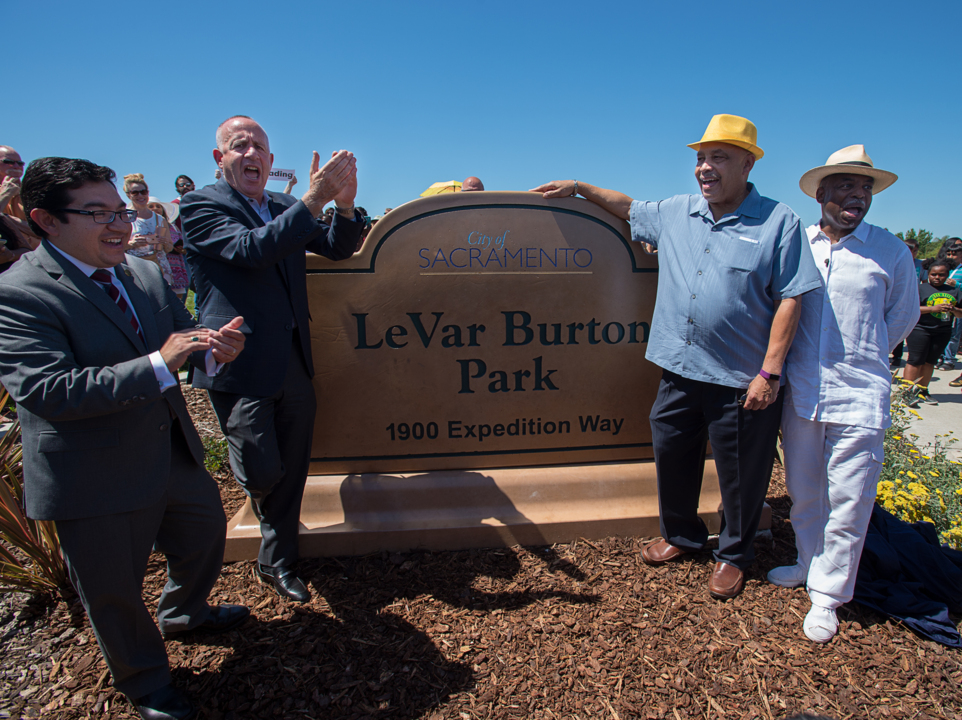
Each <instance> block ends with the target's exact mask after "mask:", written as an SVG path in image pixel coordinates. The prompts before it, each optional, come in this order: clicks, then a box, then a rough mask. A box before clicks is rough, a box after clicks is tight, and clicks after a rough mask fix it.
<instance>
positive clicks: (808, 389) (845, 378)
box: [785, 222, 919, 429]
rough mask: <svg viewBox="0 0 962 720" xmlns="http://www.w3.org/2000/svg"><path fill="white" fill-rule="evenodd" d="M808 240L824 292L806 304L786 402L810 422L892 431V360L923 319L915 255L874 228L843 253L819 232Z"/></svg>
mask: <svg viewBox="0 0 962 720" xmlns="http://www.w3.org/2000/svg"><path fill="white" fill-rule="evenodd" d="M805 232H806V235H807V236H808V243H807V244H808V247H809V248H810V249H811V253H812V257H813V259H814V260H815V266H816V267H817V268H818V270H819V272H820V273H821V276H822V287H820V288H818V289H817V290H814V291H812V292H810V293H808V294H807V295H804V296H803V297H802V316H801V319H800V320H799V323H798V331H797V332H796V334H795V341H794V342H793V343H792V348H791V350H789V353H788V359H787V361H786V370H785V373H786V375H787V376H788V391H787V395H786V400H787V401H788V402H790V403H791V404H792V405H793V406H794V411H795V412H796V413H797V414H798V416H799V417H802V418H805V419H808V420H815V421H818V422H827V423H838V424H841V425H855V426H859V427H866V428H876V429H883V428H887V427H888V426H889V425H890V424H891V417H890V415H889V402H890V397H891V391H892V376H891V374H890V371H889V363H888V356H889V353H890V352H891V350H892V348H894V347H895V346H896V345H898V344H899V343H900V342H901V341H902V340H904V339H905V337H906V336H907V335H908V334H909V333H910V332H911V331H912V328H914V327H915V324H916V323H917V322H918V319H919V288H918V285H919V283H918V276H917V275H916V272H915V264H914V263H913V262H912V253H911V252H909V249H908V247H907V246H906V245H905V243H904V242H902V241H901V240H899V239H898V238H897V237H895V236H894V235H893V234H892V233H890V232H888V231H887V230H883V229H882V228H879V227H875V226H874V225H869V224H868V223H866V222H862V223H860V224H859V226H858V227H857V228H855V230H854V231H853V232H852V233H850V234H849V235H846V236H845V237H843V238H842V239H841V240H839V241H838V243H836V244H835V245H833V244H832V241H831V240H830V239H829V238H828V236H827V235H825V233H823V232H822V231H821V229H820V228H819V226H818V225H817V224H815V225H812V226H811V227H808V228H806V231H805ZM789 411H790V410H789V409H788V408H786V412H789Z"/></svg>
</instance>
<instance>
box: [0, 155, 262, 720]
mask: <svg viewBox="0 0 962 720" xmlns="http://www.w3.org/2000/svg"><path fill="white" fill-rule="evenodd" d="M114 178H115V175H114V173H113V171H112V170H110V168H106V167H102V166H99V165H94V164H93V163H90V162H88V161H86V160H71V159H67V158H42V159H40V160H36V161H34V162H33V163H31V164H30V167H29V168H27V172H26V175H25V177H24V180H23V186H22V197H23V200H24V205H25V209H26V211H27V213H28V214H29V218H30V224H31V227H32V228H33V229H34V231H35V232H37V233H38V234H39V235H40V236H41V237H43V238H44V239H43V241H42V243H41V246H40V247H39V248H38V249H37V250H35V251H34V252H32V253H29V254H27V255H25V256H24V257H23V258H21V260H20V261H19V262H18V263H16V265H15V266H14V267H12V268H11V269H10V270H8V271H7V272H6V273H4V274H3V276H0V382H2V383H3V385H4V386H5V387H6V388H7V389H8V390H9V391H10V394H11V395H12V396H13V398H14V400H16V402H17V412H18V416H19V418H20V422H21V427H22V429H23V474H24V496H25V504H26V510H27V514H28V515H29V516H30V517H32V518H36V519H44V520H55V521H56V524H57V530H58V533H59V535H60V542H61V545H62V548H63V554H64V557H65V559H66V561H67V567H68V570H69V572H70V578H71V580H72V581H73V584H74V587H75V588H76V590H77V592H78V594H79V595H80V599H81V601H82V602H83V604H84V608H85V609H86V611H87V615H88V617H89V618H90V623H91V626H92V627H93V629H94V632H95V633H96V635H97V641H98V642H99V644H100V649H101V651H102V652H103V655H104V658H105V659H106V661H107V667H108V668H109V669H110V672H111V674H112V676H113V681H114V687H116V688H117V689H118V690H120V691H121V692H123V693H124V694H126V695H127V696H128V697H129V698H131V700H132V701H133V703H134V705H135V706H136V707H137V710H138V712H140V714H141V716H142V717H143V718H146V719H148V720H164V719H166V718H189V717H193V716H194V715H195V714H196V710H195V708H194V707H193V706H192V704H191V702H190V701H189V700H188V699H187V697H186V696H185V695H183V694H182V693H181V692H179V691H178V690H176V689H175V688H174V687H173V686H172V685H171V677H170V670H169V667H168V662H167V653H166V649H165V647H164V638H169V637H171V636H175V635H185V634H187V633H188V632H191V633H193V632H195V631H207V632H223V631H226V630H229V629H231V628H233V627H236V626H237V625H239V624H240V623H242V622H243V621H244V620H245V619H246V618H247V617H248V615H249V614H250V612H249V610H248V609H247V608H245V607H242V606H239V605H220V606H218V607H211V606H210V605H208V604H207V595H208V593H209V592H210V589H211V587H213V585H214V582H215V581H216V580H217V577H218V575H219V573H220V568H221V563H222V562H223V550H224V537H225V531H226V519H225V517H224V511H223V508H222V506H221V502H220V495H219V492H218V489H217V485H216V484H215V483H214V481H213V479H212V478H211V477H210V475H208V474H207V472H206V471H205V470H204V448H203V445H202V444H201V442H200V438H199V437H198V435H197V430H196V429H195V428H194V425H193V423H192V421H191V418H190V415H189V414H188V412H187V406H186V403H185V402H184V397H183V395H182V394H181V392H180V385H179V383H178V381H177V377H176V373H177V370H178V368H180V366H181V365H183V363H184V362H185V361H186V360H187V359H188V358H189V359H190V360H191V362H193V363H194V364H195V365H199V366H200V367H201V368H202V369H204V370H205V371H207V372H210V373H216V372H218V371H219V369H220V365H221V364H222V363H229V362H231V361H233V360H234V359H235V358H236V357H237V356H238V355H239V354H240V353H241V351H242V350H243V347H244V335H243V333H242V332H241V331H240V330H239V329H238V328H239V327H240V325H241V323H242V319H241V318H233V319H232V320H231V321H230V322H228V323H226V324H225V325H224V326H223V327H221V328H220V329H219V330H209V329H207V328H202V327H196V326H195V324H194V321H193V319H192V318H191V317H190V315H189V313H188V312H187V310H186V309H185V308H184V306H183V305H182V304H181V303H180V301H179V300H178V299H177V297H176V296H175V295H174V294H173V292H172V291H171V289H170V288H169V287H168V286H167V284H166V283H165V282H164V280H163V278H162V277H161V275H160V272H159V270H158V269H157V267H156V266H155V265H154V264H153V263H150V262H147V261H144V260H141V259H140V258H135V257H126V256H125V255H124V251H125V249H126V246H127V243H128V241H129V239H130V230H131V222H132V221H133V219H134V213H133V211H128V210H127V209H126V207H125V205H124V202H123V201H122V200H121V199H120V196H119V195H118V194H117V189H116V187H115V186H114V185H113V180H114ZM154 547H156V548H157V549H158V550H160V551H161V552H163V553H164V554H165V555H166V557H167V575H168V580H167V584H166V586H165V588H164V591H163V593H162V595H161V597H160V602H159V603H158V607H157V621H158V624H159V625H160V628H159V629H158V627H157V625H156V624H154V622H153V619H152V618H151V616H150V612H149V611H148V610H147V607H146V606H145V604H144V601H143V597H142V586H143V581H144V574H145V572H146V568H147V562H148V557H149V555H150V552H151V550H152V548H154ZM161 633H163V635H162V634H161Z"/></svg>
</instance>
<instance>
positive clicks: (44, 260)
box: [34, 240, 150, 353]
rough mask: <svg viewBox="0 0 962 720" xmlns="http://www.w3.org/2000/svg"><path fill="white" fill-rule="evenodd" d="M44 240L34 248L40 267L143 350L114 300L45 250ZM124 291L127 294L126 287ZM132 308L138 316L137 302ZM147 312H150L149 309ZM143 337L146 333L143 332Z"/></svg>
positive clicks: (54, 251)
mask: <svg viewBox="0 0 962 720" xmlns="http://www.w3.org/2000/svg"><path fill="white" fill-rule="evenodd" d="M47 242H48V241H47V240H44V241H43V243H42V244H41V246H40V247H39V248H37V249H36V250H35V251H34V253H35V254H36V256H37V259H38V260H39V261H40V265H41V266H42V267H43V269H44V270H46V271H47V272H48V273H49V274H50V276H51V277H52V278H54V279H56V280H57V282H59V283H60V284H61V285H63V286H64V287H66V288H69V289H71V290H73V291H74V292H75V293H77V294H78V295H80V296H81V297H84V298H86V299H87V300H88V301H90V302H91V303H92V304H93V305H94V306H96V307H97V309H98V310H100V311H101V312H102V313H103V314H104V315H106V316H107V318H108V319H109V320H110V321H111V322H113V323H114V324H115V325H116V326H117V327H119V328H120V329H121V330H122V331H123V333H124V335H126V336H127V339H128V340H130V342H132V343H133V344H134V347H136V348H137V351H138V352H140V353H146V352H147V348H146V347H145V346H144V343H143V341H142V340H141V339H140V337H138V335H137V333H136V332H134V328H133V327H132V326H131V324H130V321H129V320H127V317H126V316H125V315H124V314H123V313H122V312H120V308H119V307H117V303H115V302H114V301H113V300H111V299H110V297H109V296H108V295H107V293H105V292H104V291H103V289H102V288H101V287H100V286H99V285H97V283H95V282H94V281H93V280H91V279H90V278H89V277H87V276H86V275H84V274H83V272H82V271H81V270H80V268H78V267H77V266H76V265H74V264H73V263H72V262H70V261H69V260H68V259H67V258H65V257H63V256H62V255H60V253H59V252H57V251H56V250H50V249H48V248H47V247H46V243H47ZM125 287H127V286H125ZM127 294H128V295H131V293H130V292H129V290H128V293H127ZM134 307H135V308H136V310H137V316H138V317H140V316H141V311H140V308H139V307H138V306H137V305H135V306H134ZM147 312H148V314H150V309H149V308H148V309H147ZM141 325H143V323H141ZM144 337H147V336H146V335H145V336H144Z"/></svg>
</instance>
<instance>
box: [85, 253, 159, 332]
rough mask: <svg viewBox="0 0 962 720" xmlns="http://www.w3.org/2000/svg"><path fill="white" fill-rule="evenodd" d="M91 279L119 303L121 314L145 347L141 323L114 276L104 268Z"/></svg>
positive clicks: (97, 271) (95, 272)
mask: <svg viewBox="0 0 962 720" xmlns="http://www.w3.org/2000/svg"><path fill="white" fill-rule="evenodd" d="M90 279H91V280H93V281H94V282H95V283H97V284H99V285H100V286H101V287H102V288H103V289H104V291H105V292H106V293H107V295H108V296H109V297H110V299H111V300H113V301H114V302H115V303H117V307H118V308H120V312H122V313H123V314H124V317H126V318H127V320H128V321H129V322H130V326H131V327H132V328H133V329H134V332H135V333H137V337H139V338H140V340H141V342H143V343H144V344H145V345H146V344H147V343H146V341H145V340H144V334H143V333H142V332H140V323H138V322H137V318H136V317H134V311H133V310H131V308H130V305H128V304H127V301H126V300H124V296H123V295H121V294H120V290H119V289H118V288H117V286H116V285H114V275H113V273H111V272H108V271H107V270H104V269H103V268H101V269H99V270H95V271H94V274H93V275H91V276H90Z"/></svg>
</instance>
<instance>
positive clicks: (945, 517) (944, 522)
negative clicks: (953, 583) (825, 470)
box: [876, 382, 962, 550]
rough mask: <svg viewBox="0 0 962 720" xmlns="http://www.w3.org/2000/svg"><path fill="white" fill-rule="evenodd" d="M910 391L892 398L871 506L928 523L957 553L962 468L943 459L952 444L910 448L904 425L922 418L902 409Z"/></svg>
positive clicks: (940, 441)
mask: <svg viewBox="0 0 962 720" xmlns="http://www.w3.org/2000/svg"><path fill="white" fill-rule="evenodd" d="M910 387H911V384H909V383H904V382H903V385H902V386H901V387H899V388H898V389H897V390H895V391H894V392H893V393H892V427H890V428H889V429H888V430H887V431H886V432H885V462H884V464H883V466H882V475H881V477H880V478H879V484H878V494H877V495H876V501H877V502H878V503H879V505H881V506H883V507H884V508H885V509H886V510H888V511H889V512H891V513H893V514H894V515H896V516H898V517H900V518H902V519H903V520H905V521H906V522H917V521H919V520H924V521H926V522H930V523H932V524H933V525H935V529H936V531H937V532H938V534H939V537H940V538H941V540H942V542H943V543H945V544H947V545H949V546H950V547H953V548H955V549H957V550H962V463H959V462H956V461H954V460H950V459H949V458H948V456H947V452H948V451H949V450H950V449H951V448H952V445H953V444H954V443H955V442H956V440H955V438H948V436H945V435H939V436H936V439H935V443H934V444H928V445H924V446H922V447H919V446H918V445H917V444H916V441H917V440H918V435H913V434H911V433H909V432H908V430H909V424H910V421H911V417H912V416H913V415H914V416H916V417H919V418H921V417H922V416H921V415H919V413H918V411H916V410H914V409H912V408H910V407H907V406H906V405H905V396H906V393H907V392H908V389H909V388H910ZM949 434H950V435H951V434H952V433H951V432H950V433H949Z"/></svg>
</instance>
